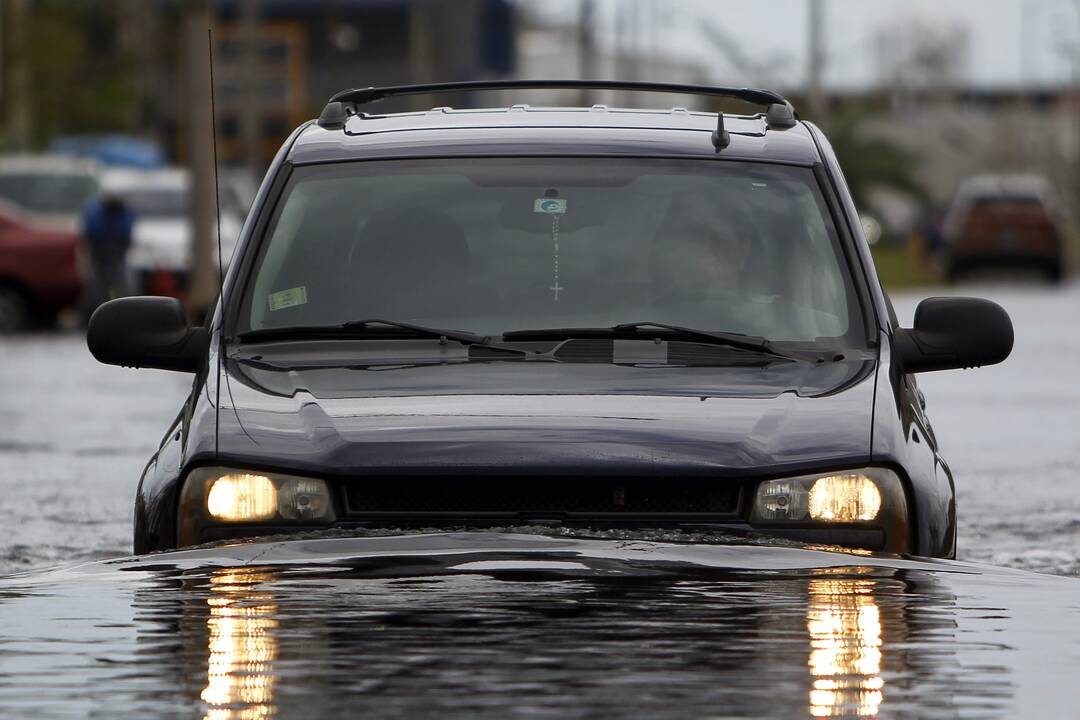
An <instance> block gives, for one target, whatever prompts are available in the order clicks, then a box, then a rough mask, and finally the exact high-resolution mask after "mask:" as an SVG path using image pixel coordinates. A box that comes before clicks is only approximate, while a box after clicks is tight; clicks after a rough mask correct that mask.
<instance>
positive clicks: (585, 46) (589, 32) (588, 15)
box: [577, 0, 596, 107]
mask: <svg viewBox="0 0 1080 720" xmlns="http://www.w3.org/2000/svg"><path fill="white" fill-rule="evenodd" d="M578 13H579V17H578V37H577V41H578V77H579V78H581V79H582V80H592V79H594V78H595V77H596V46H595V44H594V43H595V38H594V37H593V25H594V23H595V22H596V3H595V2H594V0H581V4H580V5H579V6H578ZM581 105H582V107H589V106H591V105H592V95H591V93H590V92H589V91H588V90H582V91H581Z"/></svg>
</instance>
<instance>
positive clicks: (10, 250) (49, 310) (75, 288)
mask: <svg viewBox="0 0 1080 720" xmlns="http://www.w3.org/2000/svg"><path fill="white" fill-rule="evenodd" d="M78 254H79V235H78V233H77V232H75V231H74V230H68V229H63V228H58V227H55V226H48V225H43V224H42V223H40V222H38V221H35V220H34V219H33V218H31V217H30V216H29V215H28V214H27V213H25V212H24V211H23V210H21V209H20V208H17V207H15V206H14V205H11V204H8V203H5V202H3V201H0V333H8V332H16V331H18V330H25V329H27V328H28V327H30V326H32V325H33V324H34V323H36V322H40V323H45V324H49V323H52V322H53V320H54V319H55V317H56V314H57V313H58V312H60V311H61V310H63V309H64V308H65V307H69V306H72V305H74V304H75V302H76V301H77V300H78V298H79V293H80V292H81V290H82V279H81V276H80V273H79V258H78Z"/></svg>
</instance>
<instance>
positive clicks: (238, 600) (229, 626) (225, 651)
mask: <svg viewBox="0 0 1080 720" xmlns="http://www.w3.org/2000/svg"><path fill="white" fill-rule="evenodd" d="M273 578H274V573H269V572H265V571H248V570H226V571H218V572H216V573H215V574H214V576H213V577H211V578H210V589H211V596H210V597H209V598H208V599H207V601H206V602H207V604H209V605H210V617H209V618H208V619H207V621H206V624H207V629H208V630H209V643H208V649H209V659H208V663H207V669H206V687H205V688H204V689H203V691H202V694H201V695H200V697H201V698H202V700H203V702H205V703H206V704H207V705H209V708H208V709H207V711H206V714H205V715H204V720H260V719H261V718H268V717H271V716H272V715H273V714H274V713H275V711H276V707H275V706H274V704H273V699H274V680H275V677H274V669H273V662H274V660H275V659H276V658H277V655H278V641H277V638H276V637H275V636H274V630H275V629H276V628H277V625H278V621H277V620H276V619H275V615H276V614H277V605H276V604H274V603H272V602H270V600H272V596H271V595H269V594H268V593H265V592H263V593H260V592H259V591H258V584H259V583H263V582H267V581H269V580H272V579H273Z"/></svg>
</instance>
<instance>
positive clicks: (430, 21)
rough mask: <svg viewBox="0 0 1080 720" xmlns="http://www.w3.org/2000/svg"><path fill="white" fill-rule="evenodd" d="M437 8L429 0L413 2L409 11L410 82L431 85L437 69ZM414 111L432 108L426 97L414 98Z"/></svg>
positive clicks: (412, 101)
mask: <svg viewBox="0 0 1080 720" xmlns="http://www.w3.org/2000/svg"><path fill="white" fill-rule="evenodd" d="M434 14H435V7H434V5H433V4H432V3H431V2H429V1H428V0H413V2H412V7H411V10H410V11H409V76H410V77H409V82H412V83H429V82H431V81H432V75H433V73H432V70H433V69H434V67H435V27H434V26H435V18H434ZM410 102H411V105H412V107H413V109H414V110H424V109H426V108H429V107H431V105H430V103H429V98H428V97H427V96H425V95H416V96H413V98H412V100H411V101H410Z"/></svg>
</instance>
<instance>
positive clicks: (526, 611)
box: [0, 535, 1080, 720]
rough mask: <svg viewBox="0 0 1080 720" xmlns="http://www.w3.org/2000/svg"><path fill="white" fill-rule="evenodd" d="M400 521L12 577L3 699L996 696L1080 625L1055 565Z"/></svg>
mask: <svg viewBox="0 0 1080 720" xmlns="http://www.w3.org/2000/svg"><path fill="white" fill-rule="evenodd" d="M496 540H497V542H496ZM392 542H393V543H395V544H394V545H392V546H391V547H390V549H389V550H385V551H384V552H383V553H382V554H375V553H373V552H371V551H368V554H366V555H365V554H361V553H360V552H358V553H357V555H356V556H355V557H346V556H333V557H331V558H319V559H320V560H322V562H314V563H313V562H296V563H292V562H290V563H284V562H282V563H280V564H278V565H276V566H273V567H268V566H266V565H262V566H253V565H247V566H244V565H242V564H240V561H239V560H238V559H237V558H235V557H231V556H230V557H228V558H223V559H222V560H225V559H227V560H228V561H229V562H232V563H234V565H233V566H231V567H229V568H228V569H225V568H223V567H222V565H221V561H218V562H217V564H215V565H211V564H210V563H209V562H206V563H205V564H201V565H196V564H194V563H192V564H191V565H189V566H188V567H183V568H182V567H177V566H175V565H168V564H167V563H166V562H163V560H164V559H166V558H165V557H164V556H160V557H154V558H153V561H154V564H151V563H150V562H144V563H141V564H138V565H136V564H135V563H130V564H128V565H127V566H126V567H127V568H129V569H125V570H123V571H114V570H109V569H107V568H106V569H101V568H99V569H96V570H94V571H93V572H92V573H91V572H81V573H69V574H66V575H65V574H57V575H55V577H52V578H45V579H43V580H37V581H34V582H31V579H29V578H27V579H21V578H13V579H11V580H9V581H8V582H7V583H4V582H3V581H0V609H2V612H0V717H8V716H12V717H52V716H65V717H69V716H80V717H85V716H96V715H108V716H110V717H113V716H120V715H123V716H129V717H203V718H222V719H223V718H236V719H239V718H271V717H272V718H278V717H346V716H353V715H363V714H368V715H373V716H376V717H434V716H438V717H468V718H499V719H500V720H501V718H504V717H507V716H511V715H520V714H529V715H530V716H532V717H611V718H616V717H645V716H649V717H660V716H663V717H676V716H677V717H688V718H689V717H694V718H696V717H708V716H713V715H715V714H716V713H717V708H723V712H722V714H724V715H726V716H735V717H762V716H766V717H806V716H807V715H810V716H816V717H837V716H846V717H860V716H862V717H872V716H875V715H886V716H890V717H940V716H957V717H969V716H971V717H1000V716H1003V715H1006V714H1008V713H1007V708H1008V704H1009V703H1010V702H1011V698H1012V697H1013V695H1014V692H1015V688H1016V687H1018V686H1020V687H1022V686H1023V685H1022V683H1023V682H1027V683H1031V682H1036V681H1037V682H1039V683H1042V684H1043V685H1045V684H1046V683H1045V682H1043V681H1042V680H1041V678H1042V677H1043V676H1045V675H1046V673H1047V672H1048V670H1047V669H1045V668H1040V670H1039V673H1038V674H1037V675H1033V674H1032V673H1028V674H1027V675H1024V674H1023V673H1022V672H1021V673H1020V674H1016V673H1015V667H1017V665H1016V663H1018V662H1019V661H1020V660H1023V659H1024V658H1030V657H1038V658H1040V659H1041V658H1043V657H1044V656H1046V657H1048V658H1049V659H1050V660H1054V659H1055V658H1056V659H1058V660H1061V658H1063V657H1064V656H1063V653H1065V652H1072V647H1073V645H1071V644H1070V643H1071V640H1068V638H1072V637H1077V636H1078V635H1077V633H1078V632H1080V630H1078V628H1080V615H1076V614H1074V613H1066V612H1060V613H1057V614H1056V616H1055V622H1056V623H1057V624H1059V625H1060V626H1061V632H1059V633H1057V635H1056V637H1060V638H1061V641H1060V642H1058V643H1057V644H1055V643H1049V642H1046V641H1045V637H1043V636H1040V635H1037V634H1033V633H1032V631H1031V630H1030V628H1040V627H1042V625H1041V624H1040V623H1042V622H1044V620H1045V610H1044V608H1046V607H1048V606H1052V607H1065V606H1066V605H1068V607H1070V608H1072V607H1075V603H1076V602H1077V601H1076V598H1077V597H1080V591H1071V589H1070V590H1069V591H1068V592H1066V590H1064V589H1062V590H1059V591H1058V590H1055V586H1054V585H1053V584H1052V583H1047V582H1045V581H1041V580H1040V579H1039V578H1038V577H1037V576H1035V577H1033V578H1030V579H1025V584H1024V593H1022V594H1020V593H1012V594H1010V593H1008V592H1003V590H1002V588H1003V587H1004V588H1008V587H1009V586H1007V585H1003V582H1005V580H1009V581H1010V582H1015V581H1012V580H1011V579H1010V578H1008V577H1006V578H1005V580H1003V579H1002V578H1000V577H994V576H986V577H983V576H980V575H979V574H977V573H970V572H965V573H956V572H950V571H948V570H945V571H939V570H937V568H938V567H939V565H941V566H942V567H948V566H947V565H943V564H933V565H930V564H928V565H927V567H926V569H923V568H898V567H895V566H891V565H890V561H888V560H885V561H882V560H880V559H877V558H865V559H864V558H859V559H858V560H857V561H856V562H857V563H858V564H853V565H850V566H844V567H836V568H834V569H829V570H827V569H821V568H820V567H819V568H816V569H815V568H813V567H805V565H807V564H809V562H810V561H816V560H819V559H821V560H830V558H829V557H828V556H820V555H812V556H807V555H806V553H805V551H801V550H791V549H772V550H768V551H763V550H753V549H749V550H748V549H746V548H734V549H733V548H726V547H723V546H717V547H708V548H706V547H704V546H686V547H683V546H674V545H655V546H649V545H641V544H635V545H627V546H624V545H620V544H616V543H610V542H602V541H588V542H583V541H582V542H579V541H566V540H557V541H556V540H550V541H549V540H543V542H550V543H551V544H552V545H555V547H554V549H544V551H543V552H537V551H535V550H533V549H532V548H531V547H530V545H529V544H530V543H533V544H536V543H539V542H541V540H539V539H529V540H520V539H518V538H515V537H513V536H509V535H506V536H497V537H494V538H493V537H492V536H487V535H479V536H476V539H475V540H474V539H473V536H469V537H468V538H462V537H460V536H457V535H454V536H447V539H446V540H445V542H446V544H447V547H448V548H449V549H448V550H447V551H446V552H441V551H440V549H439V548H437V547H436V548H433V547H432V546H431V543H432V541H431V539H430V538H429V539H425V538H416V539H411V538H404V539H394V540H393V541H392ZM568 542H570V543H571V546H572V547H573V548H574V550H575V552H574V553H568V552H567V551H566V549H565V547H564V545H565V544H566V543H568ZM389 543H390V541H387V544H389ZM515 543H517V545H515ZM556 543H558V544H556ZM301 547H302V546H301ZM357 547H358V550H365V549H367V548H370V547H375V548H378V547H379V545H378V544H377V543H375V542H374V541H368V540H364V541H362V542H359V541H358V543H357ZM272 549H273V550H274V551H276V552H279V553H284V552H286V551H288V552H290V553H292V556H293V557H295V556H297V555H299V554H300V553H299V550H298V549H297V546H295V545H294V546H290V547H288V548H272ZM410 550H414V552H409V551H410ZM230 552H234V553H236V552H238V551H236V550H232V551H230ZM270 555H271V552H270V550H268V549H266V548H263V549H261V550H260V554H259V555H257V556H256V557H253V558H251V559H252V560H255V559H257V560H259V561H262V562H266V561H268V560H270V557H269V556H270ZM291 559H292V558H290V560H291ZM305 559H306V558H305ZM214 560H216V561H217V560H218V559H217V558H214ZM240 560H242V559H240ZM331 560H332V561H331ZM702 561H707V562H709V563H712V564H706V562H702ZM740 562H742V563H743V566H741V567H740V566H739V565H738V563H740ZM766 562H771V563H772V564H771V565H770V566H767V567H764V568H763V567H761V566H762V565H764V564H766ZM905 562H906V561H905ZM799 564H802V565H803V567H799V566H798V565H799ZM907 564H908V565H912V564H914V563H907ZM792 565H795V566H796V567H792ZM1029 586H1030V587H1034V588H1038V589H1039V590H1040V592H1041V593H1051V592H1058V593H1059V594H1058V595H1055V596H1053V597H1054V598H1056V599H1055V600H1053V601H1052V602H1050V601H1047V600H1045V599H1040V600H1039V603H1034V604H1033V603H1032V601H1031V598H1032V597H1033V596H1032V595H1029V594H1028V588H1029ZM959 592H962V593H963V594H962V595H958V593H959ZM958 597H959V598H962V599H958ZM1042 597H1044V596H1042V595H1040V598H1042ZM1055 603H1056V604H1055ZM73 618H74V619H75V620H77V622H78V628H79V630H78V631H77V632H73V631H72V627H73V626H72V622H73V620H72V619H73ZM1018 618H1019V619H1018ZM1006 642H1008V643H1009V645H1008V647H1006V645H1005V643H1006ZM1025 643H1026V647H1027V648H1028V654H1027V655H1021V656H1018V655H1017V654H1016V652H1017V651H1016V650H1015V648H1016V647H1017V646H1022V645H1023V644H1025ZM1036 646H1037V649H1035V650H1032V648H1036ZM1055 652H1056V655H1055ZM1058 665H1060V666H1061V667H1062V668H1074V667H1075V665H1074V664H1070V663H1069V662H1059V663H1058ZM1050 666H1051V668H1053V667H1056V665H1054V664H1053V663H1051V664H1050ZM1059 675H1060V673H1059ZM1061 684H1062V683H1061V682H1058V683H1057V686H1058V687H1060V685H1061ZM106 708H109V709H113V710H114V711H112V712H105V711H104V709H106ZM116 708H122V710H121V711H119V712H117V711H115V709H116ZM99 710H100V712H99ZM1045 714H1046V713H1039V716H1043V715H1045ZM1066 714H1067V713H1066ZM1034 715H1035V714H1034V713H1033V714H1032V716H1034Z"/></svg>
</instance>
